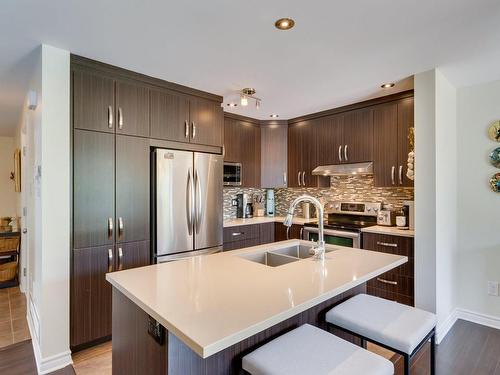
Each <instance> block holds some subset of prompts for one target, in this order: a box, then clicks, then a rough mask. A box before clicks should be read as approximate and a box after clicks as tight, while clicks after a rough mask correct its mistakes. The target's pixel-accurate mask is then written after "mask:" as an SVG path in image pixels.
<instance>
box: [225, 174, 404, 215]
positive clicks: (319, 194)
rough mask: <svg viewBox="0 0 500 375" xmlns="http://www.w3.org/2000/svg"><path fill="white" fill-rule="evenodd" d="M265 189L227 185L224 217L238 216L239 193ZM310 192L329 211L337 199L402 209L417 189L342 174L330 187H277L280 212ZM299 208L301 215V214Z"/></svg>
mask: <svg viewBox="0 0 500 375" xmlns="http://www.w3.org/2000/svg"><path fill="white" fill-rule="evenodd" d="M265 192H266V190H265V189H246V188H224V220H227V219H232V218H236V207H232V206H231V198H234V197H235V196H236V194H238V193H248V194H264V195H265ZM304 193H307V194H309V195H312V196H314V197H316V198H323V200H324V201H326V202H327V203H326V207H325V210H326V211H328V210H329V209H331V206H330V204H331V203H332V202H334V201H339V200H342V201H349V202H362V201H363V202H381V203H382V204H383V207H384V208H392V209H395V210H399V209H401V208H402V206H403V201H406V200H414V189H413V188H380V187H375V186H374V183H373V176H339V177H332V178H331V183H330V188H329V189H328V188H287V189H276V190H275V197H274V199H275V205H276V215H278V216H283V215H285V213H286V210H287V209H288V206H289V205H290V203H291V202H292V200H293V199H295V198H296V197H298V196H299V195H301V194H304ZM301 214H302V212H301V208H300V207H297V215H301Z"/></svg>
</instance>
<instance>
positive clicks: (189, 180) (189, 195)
mask: <svg viewBox="0 0 500 375" xmlns="http://www.w3.org/2000/svg"><path fill="white" fill-rule="evenodd" d="M186 189H187V202H186V214H187V222H188V233H189V235H190V236H191V235H192V234H193V216H194V215H193V177H192V176H191V168H189V170H188V178H187V188H186Z"/></svg>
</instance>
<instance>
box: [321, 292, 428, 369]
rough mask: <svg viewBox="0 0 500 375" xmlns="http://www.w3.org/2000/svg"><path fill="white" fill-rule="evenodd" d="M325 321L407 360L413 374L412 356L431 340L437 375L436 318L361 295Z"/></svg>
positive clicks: (413, 309)
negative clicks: (411, 366)
mask: <svg viewBox="0 0 500 375" xmlns="http://www.w3.org/2000/svg"><path fill="white" fill-rule="evenodd" d="M326 321H327V322H328V323H329V324H330V325H331V326H333V327H335V328H339V329H341V330H343V331H345V332H348V333H350V334H352V335H354V336H358V337H359V338H361V340H362V342H363V346H364V342H365V340H367V341H370V342H373V343H374V344H377V345H379V346H382V347H384V348H386V349H389V350H392V351H394V352H396V353H398V354H400V355H402V356H403V358H404V373H405V374H406V375H408V374H409V373H410V361H411V359H412V358H413V356H414V355H415V354H416V353H417V352H418V351H419V350H420V349H421V348H422V347H423V346H424V344H425V343H426V342H427V341H428V340H429V339H430V340H431V363H430V368H431V374H435V367H436V366H435V351H436V342H435V329H436V321H437V319H436V315H435V314H432V313H430V312H427V311H424V310H420V309H417V308H414V307H410V306H406V305H402V304H400V303H397V302H393V301H389V300H386V299H382V298H378V297H374V296H369V295H366V294H358V295H356V296H354V297H352V298H350V299H348V300H347V301H345V302H343V303H341V304H339V305H337V306H335V307H334V308H332V309H331V310H330V311H328V312H327V313H326Z"/></svg>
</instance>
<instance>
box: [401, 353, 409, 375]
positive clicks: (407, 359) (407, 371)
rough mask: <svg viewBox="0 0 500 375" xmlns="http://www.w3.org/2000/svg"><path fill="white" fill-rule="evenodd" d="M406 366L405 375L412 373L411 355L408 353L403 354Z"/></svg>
mask: <svg viewBox="0 0 500 375" xmlns="http://www.w3.org/2000/svg"><path fill="white" fill-rule="evenodd" d="M403 360H404V366H405V371H404V374H405V375H410V356H409V355H408V354H405V355H403Z"/></svg>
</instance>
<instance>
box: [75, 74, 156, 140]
mask: <svg viewBox="0 0 500 375" xmlns="http://www.w3.org/2000/svg"><path fill="white" fill-rule="evenodd" d="M73 118H74V121H73V126H74V127H75V128H76V129H86V130H96V131H102V132H107V133H115V132H116V133H120V134H127V135H135V136H142V137H148V136H149V89H148V88H147V87H146V86H144V85H142V84H140V83H139V82H136V81H133V80H130V81H128V80H115V79H113V78H110V77H107V76H104V75H103V74H101V73H99V72H93V71H87V70H78V69H76V70H73Z"/></svg>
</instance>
